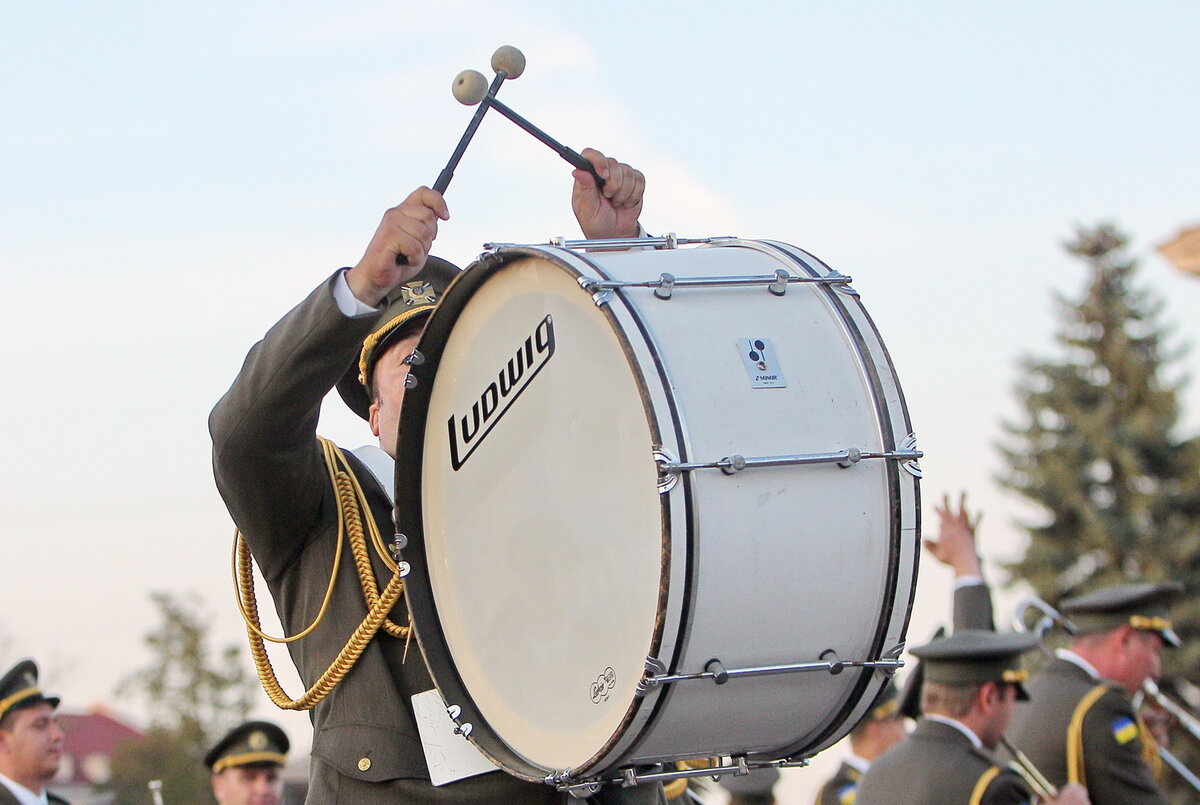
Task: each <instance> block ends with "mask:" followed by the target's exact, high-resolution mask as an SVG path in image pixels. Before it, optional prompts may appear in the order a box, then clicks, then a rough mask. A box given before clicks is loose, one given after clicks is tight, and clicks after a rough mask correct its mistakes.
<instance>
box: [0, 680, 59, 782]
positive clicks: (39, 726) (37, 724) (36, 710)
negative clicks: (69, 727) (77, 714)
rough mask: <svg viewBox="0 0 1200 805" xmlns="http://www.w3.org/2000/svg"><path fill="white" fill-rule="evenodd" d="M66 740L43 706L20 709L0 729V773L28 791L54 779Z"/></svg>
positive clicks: (49, 709)
mask: <svg viewBox="0 0 1200 805" xmlns="http://www.w3.org/2000/svg"><path fill="white" fill-rule="evenodd" d="M65 738H66V736H65V735H64V734H63V731H62V728H61V727H59V726H58V717H57V716H56V715H55V713H54V708H53V707H52V706H51V705H50V704H49V703H47V702H41V703H39V704H35V705H31V706H29V707H22V708H21V709H19V710H16V711H14V712H13V713H11V714H10V715H9V717H8V721H7V724H6V725H5V728H4V729H0V772H3V773H4V775H5V776H7V777H9V778H10V779H13V780H16V781H17V782H18V783H20V784H21V785H23V786H25V787H26V788H28V789H30V790H31V791H41V790H42V787H43V786H45V784H46V783H48V782H50V780H52V779H54V775H55V773H56V772H57V771H58V764H59V761H60V760H61V759H62V752H63V741H64V740H65Z"/></svg>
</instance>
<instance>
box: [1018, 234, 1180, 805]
mask: <svg viewBox="0 0 1200 805" xmlns="http://www.w3.org/2000/svg"><path fill="white" fill-rule="evenodd" d="M1065 247H1066V249H1067V251H1068V252H1070V253H1071V254H1073V255H1075V256H1076V257H1078V258H1080V259H1081V260H1083V261H1084V262H1085V263H1086V264H1087V268H1088V283H1087V288H1086V291H1085V293H1084V295H1083V297H1082V299H1080V300H1079V301H1078V302H1072V301H1070V300H1068V299H1065V298H1063V297H1062V296H1059V297H1058V303H1059V307H1060V320H1061V326H1060V330H1059V332H1058V333H1057V336H1056V340H1057V343H1058V345H1059V347H1060V349H1061V355H1059V356H1058V357H1057V358H1055V359H1026V360H1025V361H1023V366H1022V370H1023V375H1024V376H1023V378H1022V380H1021V381H1020V382H1019V384H1018V387H1017V391H1018V394H1019V396H1020V398H1021V402H1022V404H1023V408H1024V416H1023V419H1024V422H1022V423H1020V424H1014V423H1006V424H1005V430H1006V431H1007V434H1008V436H1007V440H1006V443H1005V444H1004V445H1002V447H1001V451H1002V453H1003V454H1004V457H1005V458H1006V459H1007V462H1008V465H1009V471H1008V474H1007V476H1006V477H1004V478H1003V479H1002V483H1004V485H1006V486H1007V487H1009V488H1010V489H1013V490H1015V491H1017V492H1019V493H1020V494H1021V495H1023V496H1024V497H1026V498H1028V499H1029V500H1030V501H1032V502H1034V503H1035V504H1037V505H1038V507H1039V508H1040V509H1041V512H1042V515H1043V519H1041V521H1040V522H1037V523H1031V524H1027V525H1026V526H1025V528H1026V530H1027V531H1028V532H1029V537H1030V542H1029V547H1028V550H1027V552H1026V554H1025V556H1024V558H1022V559H1021V560H1019V561H1017V562H1014V563H1013V564H1011V565H1010V566H1009V570H1010V571H1011V572H1012V574H1013V576H1014V578H1016V579H1020V580H1023V581H1026V582H1028V583H1029V584H1030V585H1031V586H1032V587H1033V588H1034V590H1035V591H1036V593H1037V594H1038V595H1039V596H1040V597H1042V598H1043V599H1045V600H1046V601H1047V602H1049V603H1051V604H1057V602H1058V601H1059V600H1060V599H1062V598H1064V597H1067V596H1069V595H1072V594H1077V593H1081V592H1085V591H1088V590H1092V589H1095V588H1097V587H1101V586H1104V585H1108V584H1119V583H1125V582H1129V581H1164V580H1174V581H1180V582H1183V583H1184V584H1185V585H1186V587H1187V595H1186V596H1185V598H1184V600H1183V601H1181V602H1180V603H1179V604H1178V605H1177V606H1175V607H1174V608H1173V616H1174V620H1175V624H1176V630H1177V631H1178V632H1179V633H1180V635H1181V637H1182V638H1183V640H1184V648H1182V649H1180V650H1177V651H1167V652H1164V655H1163V658H1164V661H1165V664H1166V667H1167V674H1168V675H1177V676H1180V677H1182V678H1184V679H1189V680H1193V681H1197V673H1196V672H1197V669H1200V596H1198V595H1197V593H1200V438H1195V437H1193V438H1190V439H1189V438H1183V437H1181V435H1180V434H1179V433H1178V431H1179V420H1180V400H1179V392H1180V390H1181V389H1182V386H1183V382H1184V381H1183V380H1182V379H1180V378H1172V376H1171V372H1170V367H1171V364H1172V362H1174V361H1177V360H1178V358H1179V357H1180V355H1181V353H1180V352H1178V351H1171V350H1170V349H1168V347H1167V345H1166V343H1165V342H1166V341H1167V339H1168V332H1167V330H1166V328H1165V327H1164V326H1163V325H1162V324H1160V322H1159V317H1160V314H1161V310H1162V303H1161V301H1159V300H1157V299H1155V298H1153V297H1152V296H1151V295H1150V294H1149V293H1147V292H1146V291H1145V290H1142V289H1140V288H1138V287H1136V285H1135V283H1134V280H1135V278H1136V271H1137V264H1136V261H1134V260H1133V259H1132V258H1131V257H1130V256H1129V254H1128V251H1127V240H1126V238H1125V236H1124V235H1123V234H1121V233H1120V232H1119V231H1118V230H1117V229H1116V228H1115V227H1113V226H1112V225H1109V224H1101V225H1099V226H1096V227H1094V228H1079V229H1077V231H1076V233H1075V236H1074V238H1072V239H1071V241H1070V242H1068V243H1067V244H1065ZM1188 754H1191V753H1190V752H1189V753H1188ZM1192 768H1200V766H1196V765H1192ZM1194 794H1195V792H1191V794H1189V795H1187V796H1186V797H1185V796H1184V794H1183V793H1182V792H1179V793H1178V794H1177V796H1176V801H1194V800H1193V799H1191V798H1190V797H1192V796H1194Z"/></svg>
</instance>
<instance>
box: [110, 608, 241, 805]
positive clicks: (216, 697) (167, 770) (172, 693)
mask: <svg viewBox="0 0 1200 805" xmlns="http://www.w3.org/2000/svg"><path fill="white" fill-rule="evenodd" d="M150 597H151V599H152V600H153V602H154V604H155V606H156V607H157V608H158V610H159V614H160V615H161V617H162V624H161V625H160V626H159V627H158V628H157V629H155V630H154V631H152V632H150V633H149V634H147V635H146V638H145V642H146V645H147V646H148V647H149V648H150V650H151V654H152V656H153V660H152V662H151V663H150V665H148V666H147V667H146V668H144V669H142V670H141V671H138V672H136V673H134V674H133V675H131V676H130V677H128V678H127V679H126V680H125V681H124V682H122V683H121V687H120V689H119V692H120V693H125V694H132V695H135V696H138V697H140V698H142V699H143V700H144V701H145V702H146V703H147V704H148V705H149V708H150V712H151V725H150V729H149V730H148V731H147V733H146V738H145V739H144V740H141V741H138V742H132V743H127V744H123V745H122V746H121V747H119V748H118V750H117V751H116V752H115V754H114V758H113V774H112V779H111V780H110V781H109V782H108V784H107V785H106V786H105V789H106V790H107V791H109V792H111V793H112V794H113V795H114V797H115V799H114V801H115V802H118V803H125V804H126V805H138V804H139V803H145V805H149V804H150V802H151V796H150V792H149V789H148V788H147V783H148V782H149V781H150V780H161V781H162V783H163V798H164V800H165V801H167V802H188V803H196V804H197V805H199V804H200V803H205V802H213V801H214V800H213V796H212V789H211V786H210V783H209V779H208V770H207V769H206V768H205V767H204V763H203V758H204V754H205V752H206V751H207V750H208V748H209V747H210V746H211V745H212V744H213V743H215V742H216V740H217V739H218V738H220V737H221V735H223V734H224V733H225V732H226V731H227V730H229V729H231V728H233V727H234V726H236V725H237V724H239V723H240V722H242V721H244V720H245V718H246V715H247V713H248V712H249V710H250V702H251V696H252V694H253V692H254V690H255V681H254V679H253V678H252V677H251V676H250V675H249V674H248V673H247V672H246V670H245V667H244V663H243V662H239V656H238V655H239V649H238V648H236V647H235V646H229V647H227V648H225V649H224V650H223V651H222V652H220V659H219V660H214V659H213V658H211V657H210V651H209V645H208V624H207V623H206V622H205V620H204V618H203V617H201V616H200V615H199V614H197V613H198V612H199V611H200V610H199V606H198V603H197V601H196V600H195V599H194V597H188V598H176V597H174V596H172V595H170V594H168V593H152V594H151V596H150Z"/></svg>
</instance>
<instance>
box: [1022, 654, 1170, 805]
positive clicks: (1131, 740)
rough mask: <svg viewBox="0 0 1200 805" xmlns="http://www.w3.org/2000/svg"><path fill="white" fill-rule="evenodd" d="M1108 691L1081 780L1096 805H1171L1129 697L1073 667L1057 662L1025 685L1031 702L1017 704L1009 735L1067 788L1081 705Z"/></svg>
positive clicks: (1087, 735)
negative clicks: (1072, 729)
mask: <svg viewBox="0 0 1200 805" xmlns="http://www.w3.org/2000/svg"><path fill="white" fill-rule="evenodd" d="M1101 684H1105V685H1107V687H1108V690H1106V691H1105V693H1104V694H1103V695H1102V696H1101V697H1100V698H1099V699H1098V700H1097V701H1096V702H1095V704H1093V705H1092V706H1091V707H1090V708H1089V709H1088V711H1087V714H1086V715H1085V716H1084V719H1083V768H1084V775H1085V779H1084V780H1081V781H1080V782H1082V783H1083V784H1084V786H1085V787H1086V788H1087V790H1088V796H1089V797H1090V798H1091V800H1092V805H1118V803H1121V804H1122V805H1124V803H1134V802H1136V803H1138V805H1166V802H1167V799H1166V798H1165V797H1164V796H1163V795H1162V793H1160V792H1159V790H1158V787H1157V786H1156V785H1155V784H1154V779H1153V775H1152V774H1151V771H1150V767H1149V766H1148V765H1147V764H1146V762H1145V760H1144V759H1143V756H1142V741H1141V737H1140V735H1139V734H1138V730H1137V721H1136V718H1135V716H1134V712H1133V704H1132V702H1131V701H1130V699H1129V696H1128V694H1126V693H1125V691H1123V690H1121V689H1120V688H1118V687H1117V686H1115V685H1113V684H1111V683H1102V682H1100V681H1099V680H1097V679H1096V678H1094V677H1093V676H1091V675H1090V674H1089V673H1088V672H1087V671H1085V670H1084V669H1083V668H1081V667H1080V666H1078V665H1076V664H1075V663H1073V662H1070V661H1068V660H1065V659H1062V658H1058V657H1056V658H1054V659H1052V660H1050V661H1049V662H1047V663H1046V664H1045V665H1044V666H1043V667H1042V668H1041V670H1039V671H1038V672H1037V673H1036V674H1034V676H1033V678H1032V679H1030V680H1029V681H1028V682H1027V683H1025V687H1026V689H1027V690H1028V691H1029V701H1028V702H1017V706H1016V708H1015V710H1014V712H1013V717H1012V721H1011V723H1010V724H1009V727H1008V731H1007V735H1008V737H1009V739H1010V740H1011V741H1012V742H1013V744H1014V745H1015V746H1016V747H1017V748H1019V749H1020V750H1021V751H1022V752H1024V753H1025V754H1026V755H1027V756H1028V757H1029V759H1030V760H1031V761H1032V762H1033V765H1034V766H1036V767H1037V768H1038V770H1039V771H1041V772H1042V774H1044V775H1045V776H1046V777H1047V779H1049V780H1050V782H1051V783H1053V784H1054V785H1055V786H1059V787H1061V786H1062V785H1064V784H1065V783H1066V782H1067V727H1068V725H1069V724H1070V722H1071V717H1072V714H1073V713H1074V712H1075V709H1076V707H1078V705H1079V703H1080V701H1081V700H1082V699H1083V698H1084V697H1085V696H1087V695H1088V693H1089V692H1090V691H1091V690H1093V689H1094V688H1096V686H1097V685H1101Z"/></svg>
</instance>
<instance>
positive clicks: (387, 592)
mask: <svg viewBox="0 0 1200 805" xmlns="http://www.w3.org/2000/svg"><path fill="white" fill-rule="evenodd" d="M317 440H318V441H319V442H320V443H321V446H322V449H323V452H324V455H325V465H326V467H327V469H328V471H329V479H330V483H331V484H332V485H333V491H334V494H335V496H336V497H337V501H338V535H337V545H336V547H335V549H334V551H335V552H334V558H333V569H332V571H331V573H330V578H329V585H328V586H327V587H326V590H325V597H324V600H323V601H322V602H321V608H320V610H319V611H318V612H317V615H316V617H314V618H313V621H312V623H310V624H309V625H308V626H307V627H306V628H305V629H304V630H303V631H301V632H299V633H297V634H294V635H292V636H290V637H271V636H270V635H267V634H266V633H264V632H263V631H262V622H261V620H260V618H259V614H258V599H257V597H256V595H255V592H254V574H253V567H252V558H251V555H250V548H249V546H248V545H247V544H246V541H245V539H244V538H243V537H242V534H241V532H240V531H235V532H234V555H233V572H234V580H235V582H236V584H235V594H236V598H237V603H238V610H239V611H240V612H241V613H242V619H243V620H244V621H245V623H246V636H247V638H248V639H249V642H250V656H251V658H252V659H253V660H254V667H255V670H256V671H257V672H258V679H259V682H260V683H262V687H263V690H264V691H265V692H266V694H267V697H268V698H269V699H270V700H271V702H272V704H274V705H275V706H276V707H278V708H280V709H281V710H308V709H311V708H312V707H313V706H314V705H316V704H317V703H318V702H320V701H321V700H322V699H324V698H325V697H326V696H328V695H329V692H330V691H332V690H333V689H334V688H335V687H336V686H337V685H338V683H340V682H341V681H342V679H343V678H345V676H346V674H347V673H349V672H350V669H351V668H353V667H354V664H355V663H356V662H357V661H358V658H359V657H360V656H362V653H363V651H365V650H366V647H367V644H368V643H370V642H371V639H372V638H374V636H375V634H376V632H378V631H379V630H380V629H383V630H384V631H386V632H387V633H388V634H390V635H392V636H393V637H398V638H406V637H408V635H409V629H410V627H408V626H399V625H397V624H395V623H393V622H392V621H391V620H390V619H389V618H388V614H389V613H390V612H391V610H392V608H393V607H395V605H396V603H397V602H398V601H399V600H400V596H401V595H403V594H404V578H403V576H402V575H401V573H400V568H399V567H398V566H397V564H396V562H395V561H394V560H392V558H391V557H390V556H388V553H387V550H386V548H385V547H384V545H383V539H382V537H381V536H380V534H379V529H378V527H377V526H376V525H375V519H374V517H371V518H368V522H369V527H370V532H371V538H372V542H373V543H374V544H375V550H376V551H377V552H378V553H379V555H380V557H381V558H382V559H383V561H384V564H385V565H386V566H387V567H388V569H390V570H391V571H392V577H391V579H390V580H389V581H388V583H387V586H386V587H384V589H383V593H382V594H381V593H380V592H379V587H378V584H377V582H376V581H375V573H374V571H373V570H372V568H371V557H370V551H369V549H368V548H367V540H366V536H365V535H364V534H363V521H362V516H361V514H360V511H369V503H368V502H367V500H366V495H365V494H364V493H363V491H362V487H361V486H360V485H359V483H358V480H357V479H356V478H355V477H354V475H353V473H352V472H351V470H350V466H349V463H348V462H347V461H346V458H345V456H343V455H342V454H341V451H339V450H338V449H337V446H336V445H334V444H333V442H331V441H329V440H328V439H323V438H321V437H320V436H318V437H317ZM346 536H349V541H350V551H351V554H352V555H353V557H354V566H355V570H356V571H357V572H358V579H359V584H360V586H361V587H362V592H363V599H364V600H365V602H366V604H367V615H366V617H365V618H364V619H363V621H362V622H361V623H360V624H359V625H358V627H357V628H356V629H355V630H354V633H353V634H352V635H351V636H350V639H349V640H347V641H346V643H345V645H343V646H342V648H341V650H340V651H339V652H338V655H337V657H335V658H334V660H333V662H332V663H330V665H329V667H328V668H326V669H325V671H324V673H322V674H321V676H320V677H318V679H317V681H316V682H314V683H313V685H312V686H311V687H310V688H309V689H308V690H307V691H305V692H304V694H303V695H302V696H300V697H299V698H298V699H292V698H291V697H289V696H288V695H287V693H286V692H285V691H284V690H283V687H282V686H281V685H280V684H279V678H278V677H277V676H276V674H275V668H274V666H272V664H271V658H270V657H269V656H268V655H267V650H266V645H265V643H264V641H268V640H269V641H271V642H273V643H291V642H293V641H296V640H299V639H300V638H302V637H305V636H307V635H309V634H311V633H312V631H313V630H314V629H316V628H317V626H318V625H319V624H320V623H321V621H323V620H324V618H325V613H326V612H327V611H328V608H329V602H330V599H331V598H332V595H333V587H334V583H335V582H336V579H337V574H338V569H339V567H340V566H341V555H342V543H343V542H344V541H345V537H346Z"/></svg>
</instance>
